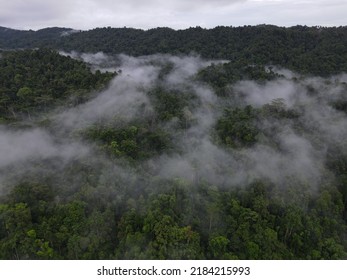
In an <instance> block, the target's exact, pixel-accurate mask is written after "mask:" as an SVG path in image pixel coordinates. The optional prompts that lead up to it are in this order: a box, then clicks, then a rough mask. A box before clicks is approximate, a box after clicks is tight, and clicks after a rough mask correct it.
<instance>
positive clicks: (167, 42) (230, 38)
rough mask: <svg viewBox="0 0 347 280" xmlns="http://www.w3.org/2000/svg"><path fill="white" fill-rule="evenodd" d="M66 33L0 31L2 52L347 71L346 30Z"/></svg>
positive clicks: (320, 72) (296, 28) (100, 30)
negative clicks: (177, 58) (42, 50)
mask: <svg viewBox="0 0 347 280" xmlns="http://www.w3.org/2000/svg"><path fill="white" fill-rule="evenodd" d="M66 31H68V30H67V29H59V28H49V29H42V30H39V31H36V32H34V31H17V30H11V29H7V28H1V29H0V48H18V47H22V48H32V47H45V46H50V47H53V48H56V49H64V50H66V51H71V50H77V51H81V52H91V53H95V52H99V51H103V52H105V53H110V54H111V53H112V54H118V53H125V54H129V55H134V56H139V55H149V54H156V53H169V54H190V53H192V52H195V53H198V54H200V55H201V56H203V57H205V58H212V59H228V60H231V61H232V62H237V63H238V64H241V65H243V66H247V65H250V64H253V65H260V64H274V65H281V66H282V67H286V68H289V69H293V70H296V71H299V72H301V73H308V74H313V75H329V74H333V73H340V72H342V71H347V62H346V61H347V49H346V48H347V47H346V46H347V41H346V40H347V39H346V38H347V28H346V27H330V28H326V27H307V26H294V27H290V28H285V27H277V26H272V25H258V26H243V27H223V26H219V27H216V28H213V29H203V28H201V27H195V28H189V29H185V30H177V31H175V30H173V29H170V28H156V29H150V30H147V31H144V30H140V29H133V28H96V29H93V30H89V31H81V32H77V33H73V34H71V35H68V36H61V34H64V32H66Z"/></svg>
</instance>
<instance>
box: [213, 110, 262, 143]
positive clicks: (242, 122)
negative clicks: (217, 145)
mask: <svg viewBox="0 0 347 280" xmlns="http://www.w3.org/2000/svg"><path fill="white" fill-rule="evenodd" d="M216 131H217V134H218V136H219V138H220V140H221V141H222V143H223V144H225V145H227V146H229V147H232V148H237V147H247V146H251V145H253V144H255V143H256V141H257V135H258V133H259V130H258V129H257V126H256V110H255V109H253V108H252V107H251V106H249V105H248V106H246V107H245V108H243V109H241V108H236V109H233V110H229V109H227V110H225V112H224V114H223V116H222V117H221V118H220V119H219V120H218V121H217V124H216Z"/></svg>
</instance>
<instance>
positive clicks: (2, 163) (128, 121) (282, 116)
mask: <svg viewBox="0 0 347 280" xmlns="http://www.w3.org/2000/svg"><path fill="white" fill-rule="evenodd" d="M64 55H69V56H71V57H73V58H76V59H81V60H83V61H85V62H87V63H89V64H90V65H91V67H92V69H93V71H96V70H100V71H117V73H118V74H117V76H116V77H115V78H114V79H113V80H112V81H111V82H110V83H109V85H108V86H107V88H106V89H105V90H103V91H101V92H98V93H96V94H95V95H93V97H92V98H90V99H89V100H88V101H87V102H85V103H83V104H79V105H77V106H75V107H72V108H65V107H60V108H58V109H55V110H53V111H51V112H50V113H48V114H45V115H43V116H42V117H41V119H36V120H34V121H31V122H29V121H28V122H29V125H28V122H26V125H25V126H23V127H21V126H20V125H18V126H16V127H5V126H3V127H1V128H0V176H1V178H0V179H1V180H0V183H1V185H2V186H3V187H4V186H6V185H8V184H9V182H11V184H12V183H13V181H14V180H18V181H21V180H26V178H27V177H30V174H43V173H44V174H54V173H60V172H66V170H65V171H63V170H64V169H69V170H70V171H71V168H72V167H71V166H72V165H73V163H75V162H79V164H81V165H83V166H93V168H94V170H93V171H92V172H91V173H92V174H93V176H94V177H93V179H90V178H89V179H88V178H86V176H85V173H81V174H79V171H78V168H77V169H76V170H74V171H71V173H72V174H70V175H69V176H66V177H64V178H61V177H60V176H59V174H55V175H52V176H53V177H54V178H57V179H58V178H59V180H60V181H59V182H57V183H56V184H57V185H58V184H61V183H62V182H63V184H64V185H66V186H69V187H71V188H73V187H75V186H77V187H78V185H79V184H86V183H88V180H93V182H94V183H95V184H96V185H98V186H105V185H112V184H113V183H114V182H116V181H117V182H119V181H122V182H123V184H124V185H127V186H129V187H132V188H138V187H142V185H141V184H146V183H141V182H147V179H145V178H157V179H158V178H159V179H175V178H182V179H184V180H186V181H187V182H188V183H195V184H200V183H205V184H210V185H216V186H218V187H223V188H232V187H235V186H238V187H243V186H247V185H248V184H250V183H252V182H253V181H256V180H268V181H270V182H272V183H275V184H278V185H279V186H281V187H283V188H285V187H286V186H290V185H291V184H298V183H299V184H303V185H305V186H309V187H311V188H312V190H314V189H315V188H316V187H317V186H318V185H320V184H325V183H326V182H328V181H329V180H331V179H332V177H333V175H332V174H331V172H330V171H329V170H328V168H327V157H328V155H329V153H330V151H332V150H336V149H337V150H338V151H340V152H344V151H347V147H346V142H345V139H346V137H347V118H346V112H344V111H343V110H339V109H338V108H336V106H334V104H335V103H336V102H338V101H344V102H345V101H346V99H347V97H346V96H347V95H346V91H347V85H346V81H347V75H339V76H334V77H331V78H321V77H302V76H300V75H299V74H296V73H292V72H290V71H289V70H283V69H280V70H278V69H277V70H278V73H279V74H280V75H281V76H280V77H279V78H278V79H275V80H271V81H260V82H258V81H249V80H242V81H239V82H237V83H236V84H230V85H228V88H227V89H226V91H227V92H228V94H227V95H225V96H218V95H217V94H216V92H215V89H214V88H213V87H212V86H210V85H208V84H207V83H205V82H204V81H202V80H200V79H199V78H198V76H197V74H198V72H199V71H200V70H201V69H203V68H204V67H207V66H208V65H210V64H212V63H215V64H218V63H224V61H206V60H203V59H201V58H200V57H198V56H170V55H152V56H143V57H137V58H136V57H129V56H126V55H119V56H115V57H110V56H107V55H105V54H103V53H97V54H79V53H76V52H73V53H70V54H67V53H64ZM158 89H159V90H158ZM158 91H160V94H161V95H158ZM153 92H154V93H153ZM165 93H169V95H170V98H172V99H173V100H175V101H177V104H179V106H178V107H177V108H171V107H170V104H166V103H165V102H170V100H171V99H167V100H166V99H165ZM175 95H177V96H175ZM158 96H159V97H158ZM248 105H251V106H252V110H253V111H254V112H255V113H254V114H255V115H256V116H255V117H254V118H253V119H252V120H251V121H250V124H251V125H252V126H254V129H256V130H257V133H256V134H255V137H254V141H253V142H252V144H251V145H242V143H241V144H239V145H227V144H226V143H224V142H223V141H222V140H221V139H220V136H219V134H218V132H217V130H216V126H217V124H218V122H219V121H220V119H221V118H223V116H224V115H225V112H226V111H228V110H229V111H232V110H235V109H236V108H241V109H244V108H246V107H247V106H248ZM158 110H162V113H163V116H161V115H159V113H158ZM165 110H167V111H168V112H175V113H170V115H168V114H165ZM170 110H171V111H170ZM43 119H44V120H46V121H45V122H44V125H43V124H42V123H43V122H42V120H43ZM47 120H49V121H48V122H47ZM134 124H135V125H138V127H141V124H143V126H144V127H145V129H142V130H143V131H142V132H141V133H143V135H147V134H148V133H149V132H151V131H158V130H160V131H162V132H163V133H166V135H168V138H169V141H170V148H169V149H161V148H160V149H159V148H158V151H157V150H156V152H155V153H153V154H152V155H151V156H146V157H143V158H141V160H136V158H135V160H134V158H129V157H127V156H121V155H120V153H118V154H117V153H114V154H112V153H111V152H110V150H107V149H104V147H103V144H102V143H100V142H99V141H93V139H90V138H88V137H86V136H85V135H86V131H88V130H89V129H90V128H95V127H98V126H106V127H108V128H113V129H125V128H127V127H128V126H134ZM233 125H234V126H235V125H236V126H237V123H236V124H233ZM144 130H146V131H144ZM148 131H149V132H148ZM240 131H242V127H241V128H240ZM137 133H139V132H137ZM146 133H147V134H146ZM140 135H142V134H140ZM230 137H231V138H232V137H234V136H233V135H231V136H230ZM235 137H236V138H237V137H238V136H237V135H236V136H235ZM245 137H246V138H247V135H246V136H245ZM111 140H112V139H111ZM109 142H110V141H109ZM110 143H111V144H112V143H114V144H112V145H114V146H116V145H123V144H124V143H123V144H121V143H115V142H114V141H113V142H112V141H111V142H110ZM124 145H125V144H124ZM119 149H120V148H119ZM139 149H141V146H140V147H139ZM123 150H125V148H124V149H123ZM126 151H127V150H126ZM140 152H141V151H140ZM47 161H48V162H50V161H51V162H56V163H59V164H52V165H50V164H48V165H47V164H40V162H44V163H46V162H47ZM16 166H17V167H18V166H20V170H18V168H13V167H16ZM41 171H42V172H41ZM83 172H86V171H85V170H83ZM87 173H88V172H87ZM87 177H88V176H87ZM68 180H71V181H68ZM89 183H90V182H89ZM146 187H148V186H146ZM134 191H135V190H134Z"/></svg>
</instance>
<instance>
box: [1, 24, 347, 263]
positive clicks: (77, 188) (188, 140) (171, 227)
mask: <svg viewBox="0 0 347 280" xmlns="http://www.w3.org/2000/svg"><path fill="white" fill-rule="evenodd" d="M46 31H47V32H49V31H50V30H46ZM59 31H60V30H59ZM1 32H4V31H1ZM6 32H11V33H10V35H9V37H6V40H4V39H1V41H0V43H1V46H2V47H14V46H17V44H18V46H22V47H33V46H36V45H40V44H41V43H42V41H41V40H40V39H37V38H36V37H35V36H37V33H36V32H33V31H30V34H31V35H32V36H31V35H30V36H27V35H28V34H27V33H20V34H19V33H16V32H14V31H9V30H7V31H6ZM18 32H19V31H18ZM41 32H42V31H41ZM345 32H346V29H345V28H342V27H341V28H307V27H293V28H288V29H286V28H279V27H273V26H258V27H240V28H231V27H230V28H227V27H218V28H215V29H213V30H204V29H201V28H191V29H188V30H182V31H173V30H170V29H155V30H149V31H142V30H134V29H109V28H104V29H96V30H92V31H89V32H80V33H77V34H74V35H69V36H66V37H62V38H60V37H59V36H58V35H57V37H56V38H55V39H53V38H51V39H50V40H49V42H50V43H51V44H52V46H53V45H55V46H59V47H63V48H64V49H66V50H69V49H70V50H71V49H78V50H81V51H88V52H93V51H100V50H103V51H105V52H113V53H117V52H124V51H125V50H126V51H127V52H128V53H131V54H135V55H140V54H152V53H156V52H167V53H171V52H172V53H188V52H191V51H196V52H199V53H201V54H202V55H203V56H205V57H213V58H229V59H231V60H232V61H231V62H227V63H224V64H223V63H222V64H218V63H215V64H211V65H210V66H208V67H201V69H198V70H197V71H196V73H195V74H194V75H192V76H191V77H187V74H184V75H178V74H177V71H179V67H180V66H179V65H180V64H179V63H176V64H175V63H173V62H172V65H171V66H170V64H165V65H166V67H165V65H164V66H163V67H161V69H160V70H161V71H158V72H156V71H157V70H153V67H154V66H153V65H155V66H156V65H157V64H156V63H155V62H153V61H151V60H150V61H149V62H143V61H141V63H139V64H138V65H136V66H134V68H131V71H128V72H126V71H127V69H126V67H127V66H124V69H125V70H124V69H123V72H122V71H119V75H115V74H113V73H101V72H100V71H96V72H95V73H92V72H91V71H90V69H89V67H88V65H86V64H85V63H83V62H81V61H76V60H72V59H71V58H69V57H65V56H61V55H59V54H58V53H57V52H56V51H51V50H47V49H40V50H21V51H3V52H2V53H1V58H0V83H1V84H0V98H1V99H0V118H1V120H2V122H3V125H2V126H1V127H0V133H1V135H0V145H1V146H0V259H345V258H347V239H346V230H347V228H346V227H347V189H346V186H347V155H346V145H345V138H344V137H345V136H346V132H345V127H344V125H345V124H346V100H345V95H346V92H347V89H346V84H345V82H344V80H343V79H341V80H339V79H338V78H336V80H333V81H332V80H331V79H326V80H324V81H323V82H322V81H321V80H320V79H321V78H319V79H318V78H317V83H318V82H319V83H320V84H319V85H315V84H314V82H312V80H310V79H308V80H305V78H304V77H295V78H292V79H288V78H285V77H284V76H283V75H280V74H277V73H275V71H274V70H273V69H271V68H264V67H263V65H264V64H267V63H273V64H279V65H283V66H287V67H290V68H292V69H297V70H299V71H300V72H301V73H305V72H312V73H320V74H322V75H327V74H329V75H330V74H334V73H336V72H339V71H342V70H346V69H347V64H346V61H347V58H346V57H345V56H346V53H347V52H345V48H346V44H343V40H345V38H346V36H345V35H344V37H343V36H342V35H343V34H345ZM0 34H2V33H0ZM22 34H27V35H26V37H25V38H24V37H23V36H22ZM226 34H228V36H226ZM11 36H12V37H11ZM15 36H17V37H15ZM34 37H35V38H36V39H35V40H34V41H33V39H32V38H34ZM0 38H1V37H0ZM8 38H11V40H9V39H8ZM23 38H24V39H23ZM16 40H19V41H20V42H21V44H22V45H20V44H19V43H18V42H19V41H16ZM8 42H11V44H12V45H6V44H9V43H8ZM318 58H319V59H318ZM151 59H153V58H151ZM154 59H155V58H154ZM163 60H164V58H163ZM172 61H174V60H172ZM299 61H300V62H301V64H299ZM250 62H252V64H250ZM146 63H147V64H146ZM180 63H182V61H180ZM253 63H254V64H253ZM125 65H126V64H125ZM144 65H145V66H146V67H147V68H146V67H144ZM168 65H169V66H170V67H169V66H168ZM118 66H119V65H117V67H118ZM141 67H143V68H141ZM139 68H141V69H140V70H141V71H142V72H141V71H140V73H142V76H146V77H148V78H147V79H148V80H150V82H148V81H147V82H144V81H142V80H141V81H142V82H141V83H139V84H136V81H134V80H132V76H131V75H132V74H133V72H135V71H137V70H139ZM143 69H144V70H143ZM154 69H156V68H155V67H154ZM177 69H178V70H177ZM150 71H153V73H149V72H150ZM175 71H176V72H175ZM174 72H175V73H174ZM155 73H157V74H158V76H155ZM172 73H174V74H175V75H174V76H170V75H173V74H172ZM184 73H186V72H184ZM133 75H134V76H135V74H133ZM115 76H116V78H115V80H114V81H113V82H114V84H113V86H112V85H109V89H108V90H107V91H105V92H106V97H105V92H103V91H102V89H104V88H105V87H106V85H107V83H108V82H109V81H110V79H111V78H112V77H115ZM135 77H139V76H135ZM244 79H248V80H252V81H248V83H249V84H250V85H248V87H246V86H245V87H244V88H245V89H243V88H242V83H241V82H240V81H241V80H244ZM277 79H280V82H278V83H279V86H278V84H276V81H277ZM131 83H135V86H132V84H131ZM281 83H282V84H281ZM310 83H311V84H310ZM118 84H120V85H121V87H120V88H121V89H122V90H123V92H127V93H128V94H127V95H125V96H122V93H123V92H118V90H119V88H117V85H118ZM268 85H270V86H268ZM267 86H268V87H267ZM252 87H253V88H252ZM255 87H257V88H256V89H257V90H258V91H259V92H258V93H257V94H261V91H262V90H263V91H264V92H265V94H266V93H267V92H268V91H271V90H272V91H274V92H276V90H277V91H280V90H282V88H289V94H292V95H293V96H294V97H293V98H292V99H293V100H294V101H292V100H290V101H291V102H292V103H293V104H291V105H290V106H288V105H287V104H286V100H284V99H281V98H273V99H271V100H270V101H269V102H263V103H261V104H256V103H255V104H253V105H251V104H249V103H250V101H249V100H250V94H251V91H252V89H254V88H255ZM331 87H333V90H331V92H333V93H336V94H337V96H338V98H335V97H334V96H333V97H330V96H329V94H331V92H329V88H331ZM129 88H130V90H129ZM322 88H324V90H322ZM90 91H95V93H94V95H89V92H90ZM300 91H302V94H301V95H304V97H303V96H301V95H300V94H298V92H300ZM328 93H329V94H328ZM107 94H108V95H107ZM131 96H134V97H131ZM284 97H285V96H284ZM93 98H95V99H93ZM112 98H114V99H116V100H117V101H118V102H119V103H121V104H122V105H121V106H120V107H117V103H112V102H111V101H113V99H112ZM120 98H123V99H122V102H123V103H122V102H120V101H121V99H120ZM247 98H248V99H247ZM257 98H258V97H257V96H256V97H255V99H256V100H258V99H257ZM295 98H296V99H295ZM300 98H304V99H303V101H302V100H299V99H300ZM305 98H306V99H305ZM297 99H298V100H299V101H297ZM91 100H92V101H91ZM93 100H97V102H96V101H95V103H93V102H94V101H93ZM124 100H125V101H124ZM138 100H140V101H141V102H139V101H138ZM90 101H91V102H90ZM287 101H288V100H287ZM88 102H89V103H88ZM103 102H104V103H103ZM295 102H297V103H295ZM287 103H288V102H287ZM108 104H111V106H108ZM57 105H60V106H61V107H63V108H65V111H64V110H63V109H60V111H59V112H60V113H61V111H64V112H63V113H61V115H59V112H58V113H56V115H54V114H53V116H52V115H50V114H49V113H50V112H51V109H52V108H55V106H57ZM92 105H93V106H92ZM127 106H128V107H127ZM109 107H115V108H117V109H115V110H114V111H112V110H111V112H112V113H113V114H109V111H107V110H110V108H109ZM131 107H134V108H131ZM90 108H92V109H90ZM111 109H112V108H111ZM131 109H133V110H134V111H136V112H135V113H133V115H132V116H131V117H129V115H127V114H125V113H129V112H130V111H131ZM103 110H104V111H105V115H102V113H103ZM100 111H101V112H100ZM128 111H129V112H128ZM66 112H67V113H66ZM86 112H87V113H86ZM95 112H97V113H98V114H96V113H95ZM120 112H122V113H124V112H125V113H124V115H119V114H120ZM317 112H318V113H317ZM64 113H65V115H64ZM106 113H107V114H106ZM57 114H58V115H57ZM93 114H96V115H97V117H95V120H94V119H93V120H92V121H91V115H93ZM129 114H130V113H129ZM100 115H101V116H103V117H100ZM32 116H35V118H33V117H32ZM81 116H82V117H81ZM330 116H331V117H330ZM78 117H80V118H82V120H80V119H79V118H78ZM129 118H130V120H129ZM23 120H24V121H23ZM42 120H49V121H47V122H43V121H42ZM76 120H77V121H76ZM10 123H11V125H10ZM13 124H15V125H13ZM322 124H324V125H325V126H326V127H322ZM39 129H42V130H43V131H44V132H45V133H43V132H40V133H38V132H37V131H38V130H39ZM322 129H326V130H325V131H326V134H323V133H322V132H321V131H324V130H322ZM21 133H22V134H21ZM30 133H31V134H30ZM37 133H38V134H37ZM28 134H30V138H28V139H29V140H31V141H32V140H33V139H35V140H36V141H38V142H39V141H41V142H40V143H44V145H38V146H39V148H40V149H36V146H35V145H34V144H33V145H32V146H30V145H29V146H27V145H26V143H25V141H20V139H19V138H20V137H24V138H25V137H26V135H28ZM47 134H49V135H50V136H49V137H48V136H47ZM23 135H24V136H23ZM35 135H38V137H35ZM9 139H10V140H9ZM25 139H26V138H25ZM12 142H13V143H15V144H16V145H17V146H16V145H15V146H14V149H12V150H11V149H10V148H11V147H13V145H12ZM76 142H77V143H78V145H76V144H74V143H76ZM72 144H74V145H72ZM20 145H22V146H24V148H23V147H20ZM64 145H66V146H68V149H65V148H64V147H65V146H64ZM51 146H52V147H58V148H57V149H53V148H50V147H51ZM80 146H82V147H83V148H85V149H79V147H80ZM2 147H5V148H6V147H7V148H8V149H7V150H4V149H3V148H2ZM27 147H29V148H31V149H33V150H34V152H33V153H32V154H30V151H28V148H27ZM41 148H42V149H41ZM296 148H302V150H295V149H296ZM41 150H43V151H42V152H41ZM56 150H57V151H56ZM76 150H77V152H75V151H76ZM37 153H38V155H37ZM311 154H312V155H311ZM271 157H273V158H271ZM311 157H312V158H311ZM271 164H272V165H271ZM296 164H298V166H295V165H296ZM311 167H312V169H311ZM271 168H273V169H271ZM267 169H271V170H270V171H269V172H268V171H267Z"/></svg>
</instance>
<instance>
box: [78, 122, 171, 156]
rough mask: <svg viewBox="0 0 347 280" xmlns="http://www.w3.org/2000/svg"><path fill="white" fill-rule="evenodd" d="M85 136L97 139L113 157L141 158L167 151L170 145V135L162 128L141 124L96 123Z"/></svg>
mask: <svg viewBox="0 0 347 280" xmlns="http://www.w3.org/2000/svg"><path fill="white" fill-rule="evenodd" d="M84 134H85V135H86V137H87V138H89V139H91V140H94V141H99V142H100V145H101V147H102V148H103V149H105V150H106V151H108V152H110V153H111V154H112V155H113V156H115V157H127V158H130V159H134V160H141V159H146V158H150V157H152V156H155V155H158V154H160V153H162V152H164V151H168V150H169V149H170V147H171V146H172V144H171V140H170V136H169V134H168V133H166V132H165V131H163V130H160V129H156V130H151V129H150V128H149V127H148V126H145V125H143V124H142V125H141V124H137V125H136V124H134V125H127V126H121V125H120V126H119V127H112V126H103V125H98V126H94V127H92V128H89V129H88V130H87V131H86V132H85V133H84Z"/></svg>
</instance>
